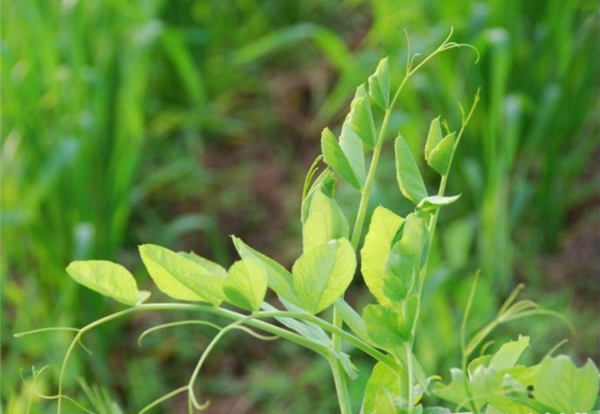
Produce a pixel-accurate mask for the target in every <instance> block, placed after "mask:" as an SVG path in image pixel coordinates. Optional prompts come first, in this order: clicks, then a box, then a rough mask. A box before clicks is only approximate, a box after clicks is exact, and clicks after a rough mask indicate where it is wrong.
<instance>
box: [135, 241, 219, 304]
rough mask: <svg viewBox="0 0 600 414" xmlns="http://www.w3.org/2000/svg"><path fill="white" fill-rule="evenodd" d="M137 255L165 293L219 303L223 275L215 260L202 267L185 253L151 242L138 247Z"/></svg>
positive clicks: (190, 299)
mask: <svg viewBox="0 0 600 414" xmlns="http://www.w3.org/2000/svg"><path fill="white" fill-rule="evenodd" d="M140 255H141V257H142V261H143V262H144V265H145V266H146V269H147V270H148V273H149V274H150V277H152V280H154V283H155V284H156V286H157V287H158V288H159V289H160V290H161V291H162V292H163V293H165V294H166V295H168V296H170V297H172V298H173V299H178V300H188V301H198V302H209V303H211V304H213V305H219V304H220V303H221V301H222V299H223V291H222V290H223V280H224V274H223V272H222V271H220V270H216V269H218V268H217V267H216V266H218V265H217V264H216V263H213V264H212V265H211V266H203V265H202V264H200V263H199V261H197V260H195V259H189V258H188V257H189V256H188V257H186V254H178V253H175V252H173V251H171V250H169V249H166V248H164V247H160V246H156V245H151V244H145V245H142V246H140ZM203 260H206V259H203ZM211 263H212V262H211Z"/></svg>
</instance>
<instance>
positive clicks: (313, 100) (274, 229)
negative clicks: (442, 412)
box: [0, 0, 600, 414]
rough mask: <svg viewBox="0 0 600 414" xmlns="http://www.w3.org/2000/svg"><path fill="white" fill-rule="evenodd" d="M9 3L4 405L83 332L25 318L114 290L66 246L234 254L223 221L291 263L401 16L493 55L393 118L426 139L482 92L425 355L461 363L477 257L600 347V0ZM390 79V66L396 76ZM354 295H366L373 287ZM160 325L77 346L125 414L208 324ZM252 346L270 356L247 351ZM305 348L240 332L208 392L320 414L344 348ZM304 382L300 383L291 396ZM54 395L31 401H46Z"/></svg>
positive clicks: (420, 30) (43, 384)
mask: <svg viewBox="0 0 600 414" xmlns="http://www.w3.org/2000/svg"><path fill="white" fill-rule="evenodd" d="M0 4H1V7H2V10H1V24H2V27H1V31H2V41H1V48H0V53H1V55H0V58H1V63H2V68H1V74H2V90H1V94H2V95H1V98H2V133H1V140H2V141H1V164H0V169H1V174H2V192H1V207H2V212H1V225H2V241H1V249H2V251H1V253H2V258H1V259H2V260H1V261H0V271H1V278H2V279H1V281H2V284H1V294H2V296H1V297H2V316H1V318H2V338H1V341H2V342H1V346H2V379H1V381H2V383H1V393H0V395H1V399H2V402H1V406H3V407H5V410H6V412H7V413H9V414H12V413H20V412H24V411H25V410H26V407H27V404H28V401H29V400H30V398H31V396H32V395H33V394H32V390H31V389H30V388H29V387H28V386H27V383H26V382H23V381H22V380H21V376H24V377H26V378H29V377H30V376H31V372H30V367H31V366H33V365H35V366H36V367H37V368H38V369H39V368H41V367H42V366H44V365H48V364H50V365H52V366H57V361H58V360H60V358H61V357H62V354H63V352H64V349H65V346H66V345H67V344H68V340H69V338H68V336H66V335H65V336H63V335H58V334H51V335H46V336H44V337H43V340H40V339H39V338H37V337H36V338H32V339H28V338H23V339H19V340H18V341H17V340H15V339H14V338H13V337H12V334H13V333H14V332H17V331H23V330H29V329H34V328H38V327H44V326H53V325H63V326H70V325H80V324H81V323H84V322H88V321H90V320H93V319H95V318H97V317H99V316H101V315H103V314H105V313H106V312H107V311H108V310H109V308H110V307H111V306H113V304H112V303H109V302H105V301H104V300H103V299H102V298H99V297H98V296H97V295H94V294H92V293H89V292H86V291H84V290H83V289H81V288H80V287H78V286H77V285H76V284H74V283H73V282H72V281H71V280H70V279H69V278H68V276H67V274H66V272H65V270H64V268H65V267H66V265H67V264H68V263H69V262H70V261H72V260H76V259H92V258H94V259H108V260H118V261H119V262H121V263H126V264H129V266H128V267H129V268H130V269H131V270H132V271H134V272H135V271H139V272H141V269H138V268H137V267H138V266H139V263H138V261H137V260H136V259H135V257H136V246H137V245H138V244H141V243H145V242H152V243H157V244H161V245H165V246H169V247H170V248H173V249H187V250H190V249H193V250H195V251H197V252H199V253H201V254H202V255H204V256H206V257H210V258H212V259H214V260H215V261H217V262H219V263H221V264H223V265H228V264H230V263H231V261H232V258H233V257H232V254H231V251H232V247H231V246H230V243H229V241H228V240H227V238H226V237H224V235H225V234H230V233H233V234H236V235H238V236H241V237H243V238H244V239H245V240H247V241H249V242H251V243H252V244H253V245H254V246H255V247H257V248H260V249H261V250H264V251H266V252H268V253H269V254H271V255H274V256H277V257H278V258H279V259H280V260H281V261H283V262H286V261H287V262H288V263H289V261H290V260H291V258H292V257H294V256H295V255H297V252H298V251H299V248H300V246H296V245H294V244H292V243H291V242H290V240H292V239H293V238H292V237H291V236H292V235H294V234H297V232H298V231H299V223H296V222H294V221H290V220H291V219H290V217H293V218H295V217H297V211H298V208H299V199H295V198H291V196H290V195H293V197H297V195H298V191H296V190H297V189H298V188H300V186H301V182H302V178H303V174H304V172H305V170H306V169H307V167H308V166H309V165H310V163H311V161H312V159H313V158H314V155H315V154H316V153H317V152H318V145H319V144H318V142H319V141H318V139H319V137H320V131H321V129H322V128H323V127H324V126H325V125H336V124H340V123H341V121H342V119H340V117H341V114H343V113H345V112H346V109H347V105H348V103H349V101H350V99H351V97H352V96H353V93H354V90H355V88H356V86H357V85H358V84H359V83H360V82H362V81H363V80H364V79H365V78H366V77H367V76H368V74H370V73H371V72H372V71H373V70H374V68H375V66H376V64H377V62H378V61H379V59H380V58H381V57H383V56H386V55H389V57H390V66H391V67H403V59H405V57H406V42H405V37H404V34H403V29H406V30H407V31H408V33H409V34H410V36H411V39H412V43H413V52H415V51H416V52H419V51H420V50H422V51H427V50H430V49H431V48H432V46H433V45H436V44H438V43H439V41H440V40H441V39H443V38H444V37H445V35H446V34H447V32H448V30H449V28H450V27H454V31H455V36H454V40H455V41H458V42H468V43H471V44H473V45H474V46H476V47H477V48H478V50H479V52H480V55H481V56H480V61H479V63H478V64H476V65H473V58H472V56H471V55H469V53H468V52H466V51H460V52H457V53H454V54H452V55H451V56H443V57H442V58H441V59H440V60H438V61H436V63H435V64H434V65H432V66H431V67H429V68H428V69H427V70H426V71H424V72H423V73H422V74H419V76H418V77H416V78H415V79H414V82H413V83H412V84H411V85H410V88H409V89H407V90H406V93H405V95H404V96H403V97H402V99H401V101H400V102H399V105H398V107H399V108H400V109H399V110H397V111H396V112H395V113H394V115H393V117H392V120H391V124H392V126H393V127H394V128H400V127H402V129H403V131H404V134H405V136H406V139H407V140H408V142H409V145H410V146H411V147H412V148H413V149H414V150H416V149H417V148H420V147H421V146H422V144H423V142H424V137H425V136H426V133H427V128H428V126H429V120H431V119H432V118H434V117H435V116H437V115H438V114H439V113H448V111H447V109H448V108H456V102H459V101H460V102H468V101H470V99H471V97H472V96H473V94H474V91H475V89H476V88H477V87H481V88H482V102H481V103H480V105H479V107H478V109H477V111H476V113H475V115H474V116H473V119H472V121H471V125H470V126H469V130H468V131H467V136H466V137H465V139H464V141H463V144H461V145H462V149H461V151H460V153H459V156H458V158H457V160H456V165H457V176H456V179H455V180H454V181H453V182H452V189H451V193H462V194H463V199H462V201H463V202H462V203H460V205H458V206H456V207H454V206H453V207H451V208H449V209H448V212H447V214H446V217H445V218H444V219H445V222H447V223H449V225H448V226H445V225H444V222H442V223H440V231H441V233H442V236H441V238H442V240H444V242H443V243H440V244H439V245H438V246H435V248H434V251H433V257H432V262H433V263H432V265H431V267H432V269H433V270H432V278H433V280H434V281H435V283H433V284H432V287H431V288H430V290H429V291H427V292H425V294H426V297H427V300H428V306H426V307H425V308H426V309H425V314H424V315H423V318H424V321H426V322H424V323H425V324H429V325H428V326H430V329H428V331H427V333H424V334H423V339H422V340H421V341H420V342H419V343H417V344H416V347H417V351H418V353H419V355H420V358H421V360H422V361H424V363H426V365H427V366H426V367H425V368H426V369H434V368H435V369H438V370H443V369H445V368H446V367H447V366H448V362H447V359H446V358H442V359H440V358H439V357H438V356H439V352H438V353H435V354H434V353H433V352H431V350H432V347H439V346H440V344H444V345H443V346H444V347H445V349H446V354H447V358H448V359H449V358H455V357H456V355H457V352H458V339H457V336H456V334H455V332H456V328H457V326H458V324H459V321H460V312H461V304H463V303H464V302H465V300H466V296H467V295H468V287H467V286H468V284H467V283H466V282H463V281H464V275H466V274H471V272H472V271H473V270H474V269H476V268H481V269H482V279H481V286H480V288H481V289H483V290H484V292H487V295H485V296H484V297H485V300H481V301H480V303H474V304H473V306H474V309H475V314H476V315H478V317H480V318H481V320H485V319H486V318H487V317H488V316H489V315H491V314H492V313H493V312H494V311H495V309H496V307H497V306H498V303H499V302H500V300H501V298H502V297H503V295H505V294H506V293H507V292H508V291H510V290H511V289H512V288H513V287H514V286H515V284H516V283H517V282H525V283H526V284H527V285H528V288H527V290H526V292H527V293H526V294H527V295H529V296H531V297H532V298H535V299H536V300H537V301H540V302H542V303H543V304H545V305H546V306H548V307H552V308H554V309H556V310H559V311H562V312H565V313H566V314H567V315H568V316H570V317H571V318H572V320H573V323H574V326H575V331H576V332H577V334H576V335H575V336H572V337H571V342H572V349H574V350H575V351H576V352H578V353H579V355H593V356H595V357H596V358H597V357H598V329H599V328H598V314H597V300H598V295H599V289H598V272H599V269H598V263H599V259H598V254H599V252H598V248H597V247H598V245H599V242H598V234H599V233H600V232H599V230H598V227H599V225H600V220H599V218H598V202H599V198H600V195H599V191H598V181H597V176H598V165H599V156H600V143H599V140H598V113H599V110H600V108H599V98H598V88H599V86H600V84H599V75H598V74H599V72H600V58H599V50H600V45H599V39H600V31H599V23H598V22H599V10H598V7H599V6H598V2H596V1H592V0H585V1H584V0H573V1H569V2H558V1H554V2H549V1H544V0H532V1H526V2H525V1H523V2H517V1H513V2H506V1H501V0H490V1H467V0H464V1H462V0H461V1H453V2H441V1H435V0H426V1H416V0H410V1H404V2H401V3H399V2H397V1H394V0H345V1H342V2H336V1H329V0H328V1H320V0H306V1H302V2H300V1H298V2H294V1H290V2H281V1H277V0H262V1H259V0H237V1H232V2H224V1H221V0H197V1H192V0H182V1H176V2H167V1H160V0H150V1H148V0H144V1H142V0H133V1H129V2H124V1H117V0H104V1H100V0H79V1H78V0H63V1H58V0H51V1H46V0H32V1H10V0H2V1H1V3H0ZM391 75H392V82H396V83H397V82H399V80H400V78H401V76H402V74H400V73H392V74H391ZM415 114H417V115H415ZM455 116H456V117H457V118H458V117H459V116H460V114H459V112H458V111H455ZM455 123H456V122H455ZM381 168H382V170H385V169H386V168H387V169H388V170H389V172H390V174H389V177H390V178H389V180H380V181H379V182H377V183H375V196H374V198H375V200H374V202H375V203H385V204H386V205H396V206H397V208H398V210H399V211H408V209H409V206H408V205H405V204H403V202H402V201H400V200H395V199H393V198H392V199H390V196H389V193H390V192H389V191H386V188H389V187H388V186H392V185H393V186H395V185H396V184H395V176H394V172H393V160H392V158H391V157H387V158H386V156H385V155H384V157H383V158H382V165H381ZM426 178H427V177H426ZM429 178H433V177H429ZM473 212H476V214H473ZM267 223H268V224H269V231H268V232H267V231H266V230H265V229H266V225H267ZM139 276H141V279H139V278H138V280H144V279H143V278H144V277H146V276H145V275H144V274H143V273H140V275H139ZM354 295H355V297H354V298H353V300H355V301H358V302H360V301H361V300H363V301H364V300H366V299H365V298H364V295H363V294H362V292H361V290H360V289H356V292H355V293H354ZM433 315H435V318H434V317H433ZM534 322H535V323H529V324H527V325H523V326H519V327H517V328H513V330H511V331H507V332H506V335H507V337H508V336H510V335H513V334H514V333H515V332H517V331H518V332H520V331H521V330H523V329H527V330H528V331H532V330H533V331H535V332H536V334H537V336H538V338H540V337H541V338H542V341H544V342H545V344H544V345H548V344H554V343H556V342H557V341H558V340H560V339H561V338H563V337H565V336H569V335H570V334H569V332H568V331H566V330H564V331H556V329H554V328H553V327H551V326H548V325H545V324H544V323H543V321H542V322H541V323H540V321H534ZM148 323H149V322H148V321H147V320H144V319H143V318H141V319H135V318H134V319H133V320H131V321H129V322H126V323H125V322H124V323H121V324H114V325H111V326H109V327H107V328H105V329H103V330H102V331H101V332H99V333H97V334H96V335H92V336H91V337H90V339H89V341H90V344H93V348H94V352H95V356H94V358H87V357H81V358H80V360H79V361H77V362H76V364H77V367H78V368H76V369H74V370H73V371H72V372H71V373H70V376H71V378H69V379H68V380H69V381H70V382H71V383H74V382H75V381H77V379H78V378H79V377H80V376H81V375H83V374H85V376H86V378H88V379H90V381H91V382H94V383H96V382H97V383H101V384H103V385H105V386H107V388H109V389H110V390H111V393H114V394H113V395H112V397H111V398H115V399H117V400H119V401H120V402H121V404H122V405H123V406H124V407H126V410H127V412H129V411H131V410H134V409H135V407H140V406H142V405H144V403H146V402H148V401H149V400H150V399H151V398H152V397H153V396H155V395H158V394H160V393H161V392H164V391H165V390H167V389H169V388H170V387H169V386H170V385H172V383H173V382H174V381H177V378H178V367H182V366H186V364H189V361H190V357H193V356H194V355H188V354H186V353H185V352H178V350H177V343H178V342H181V341H186V342H188V343H193V344H197V346H198V347H202V346H205V345H206V343H207V340H206V338H205V337H203V335H202V331H200V332H199V333H196V332H195V331H194V332H193V333H192V332H189V331H185V330H184V331H181V332H175V333H174V334H173V335H171V336H170V338H169V341H164V338H162V339H163V341H162V342H161V341H159V340H158V339H157V343H160V344H161V345H160V347H159V348H152V344H150V345H149V349H153V351H152V352H151V355H148V354H145V355H142V356H141V357H138V356H137V353H138V351H136V350H135V349H132V345H131V344H132V343H134V342H135V341H133V340H132V338H134V337H135V333H136V332H139V331H140V329H141V328H142V327H144V326H147V325H148ZM133 355H135V358H134V357H132V356H133ZM290 355H294V356H295V358H294V361H293V362H292V363H291V364H288V363H287V361H288V360H289V359H290ZM436 355H438V356H436ZM248 356H251V357H252V358H251V359H253V360H255V361H256V363H255V364H253V365H250V366H248V365H241V364H240V361H242V360H244V359H247V358H246V357H248ZM306 358H307V357H305V356H304V355H302V354H301V355H296V350H295V349H294V348H288V347H285V346H284V347H279V348H276V350H275V348H273V349H271V348H268V347H267V348H264V346H263V345H260V346H259V345H258V343H256V344H255V343H250V344H248V346H244V347H234V346H233V345H232V346H231V347H226V350H225V351H224V352H223V355H222V358H215V361H217V362H215V363H214V365H213V367H212V373H213V376H212V377H211V378H214V382H212V383H211V384H207V387H208V388H209V390H208V392H211V391H210V390H211V389H212V390H213V392H221V393H222V394H223V395H222V402H219V401H220V400H218V401H217V403H216V404H217V406H216V408H214V410H218V409H219V405H218V404H221V403H222V407H221V408H220V409H221V410H222V411H220V412H226V410H227V409H228V408H227V407H230V406H231V405H234V404H238V405H239V407H242V408H239V412H242V410H243V409H246V410H248V411H247V412H263V413H269V412H273V413H275V412H281V410H282V409H285V410H287V412H302V407H305V406H306V404H308V401H310V404H311V405H314V407H315V408H314V410H313V411H314V412H315V413H321V412H322V413H328V412H331V410H332V407H335V400H334V399H333V393H332V384H329V382H327V381H324V378H327V367H323V366H320V365H319V364H310V365H308V364H307V362H306ZM103 361H106V362H107V363H105V362H103ZM166 363H168V364H169V365H168V367H172V369H170V370H165V369H164V367H165V365H164V364H166ZM284 363H285V367H283V368H282V367H281V364H284ZM116 367H119V368H116ZM115 369H118V372H119V373H120V375H118V376H115V375H114V372H115ZM20 370H24V372H23V373H21V374H20ZM45 378H46V377H45V376H44V375H42V376H41V377H40V379H39V380H38V381H37V382H36V389H37V390H38V391H39V392H42V393H44V392H50V391H49V390H51V389H52V386H53V384H52V382H51V381H50V380H46V379H45ZM292 381H293V382H294V385H293V386H294V387H300V388H301V389H304V390H306V393H297V394H295V395H293V396H286V395H285V392H286V390H287V389H288V388H289V387H290V386H292V385H290V382H292ZM315 383H323V385H322V386H319V387H315V386H314V385H313V384H315ZM140 384H143V386H140ZM362 386H364V382H363V385H362ZM357 387H358V388H360V387H361V385H360V384H357ZM86 390H87V393H88V394H90V393H92V394H93V393H94V392H96V393H100V391H98V390H96V391H93V390H92V389H91V388H87V387H82V394H85V393H86ZM223 390H226V391H227V392H223ZM242 395H244V396H245V397H243V398H242ZM34 400H35V401H37V400H38V399H37V398H35V397H34ZM228 404H229V405H228ZM240 404H241V405H240ZM244 404H245V405H244ZM44 407H45V405H44V404H43V403H40V402H39V401H37V404H36V405H35V406H34V407H33V408H32V410H31V412H32V413H36V412H46V411H45V408H44ZM243 407H246V408H243ZM173 410H175V408H173ZM251 410H254V411H251ZM294 410H295V411H294ZM214 412H219V411H214Z"/></svg>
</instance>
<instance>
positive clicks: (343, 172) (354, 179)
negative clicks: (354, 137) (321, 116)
mask: <svg viewBox="0 0 600 414" xmlns="http://www.w3.org/2000/svg"><path fill="white" fill-rule="evenodd" d="M352 133H353V132H352ZM321 150H322V152H323V159H324V160H325V162H326V163H327V165H329V166H330V167H331V169H332V170H333V171H335V172H336V173H337V174H338V175H339V176H340V177H342V178H343V179H344V180H346V181H347V182H348V184H350V185H351V186H352V187H354V188H356V189H357V190H360V189H361V187H362V183H361V182H359V179H358V176H357V174H356V172H355V171H354V169H353V168H352V166H351V165H350V161H349V160H348V158H347V157H346V154H345V153H344V151H343V150H342V147H341V146H340V143H339V142H338V140H337V138H336V137H335V135H333V132H331V131H330V130H329V128H325V129H324V130H323V133H322V134H321ZM363 157H364V155H363Z"/></svg>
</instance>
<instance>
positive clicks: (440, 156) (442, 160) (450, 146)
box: [427, 133, 456, 176]
mask: <svg viewBox="0 0 600 414" xmlns="http://www.w3.org/2000/svg"><path fill="white" fill-rule="evenodd" d="M455 143H456V137H455V134H454V133H451V134H448V135H446V136H445V137H444V139H442V140H441V141H440V142H439V143H438V144H437V145H436V146H435V148H433V150H432V151H431V154H430V155H429V158H428V159H427V163H428V164H429V166H430V167H431V168H433V169H434V170H436V171H437V172H438V173H439V174H440V175H442V176H446V175H448V170H449V168H450V162H451V161H452V157H453V156H454V151H455Z"/></svg>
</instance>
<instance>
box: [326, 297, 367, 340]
mask: <svg viewBox="0 0 600 414" xmlns="http://www.w3.org/2000/svg"><path fill="white" fill-rule="evenodd" d="M334 306H335V309H336V311H338V312H339V314H340V315H341V316H342V320H343V321H344V323H345V324H346V325H348V328H350V330H351V331H352V332H354V333H355V334H356V336H358V337H359V338H360V339H362V340H363V341H365V342H366V343H368V344H372V341H371V337H370V336H369V334H368V333H367V326H366V325H365V321H363V319H362V318H361V316H360V315H359V314H358V313H357V312H356V311H355V310H354V308H353V307H352V306H350V305H349V304H348V303H347V302H346V301H345V300H344V299H343V298H339V299H338V300H336V301H335V303H334Z"/></svg>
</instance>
